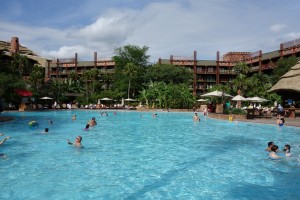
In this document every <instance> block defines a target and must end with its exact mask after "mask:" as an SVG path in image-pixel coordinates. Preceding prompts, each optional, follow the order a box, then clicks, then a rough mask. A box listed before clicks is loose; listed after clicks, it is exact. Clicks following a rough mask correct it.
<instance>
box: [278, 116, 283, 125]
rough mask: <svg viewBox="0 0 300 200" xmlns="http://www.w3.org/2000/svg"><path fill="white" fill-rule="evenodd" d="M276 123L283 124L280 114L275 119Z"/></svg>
mask: <svg viewBox="0 0 300 200" xmlns="http://www.w3.org/2000/svg"><path fill="white" fill-rule="evenodd" d="M276 124H277V125H278V126H283V124H284V118H283V117H282V116H281V115H277V121H276Z"/></svg>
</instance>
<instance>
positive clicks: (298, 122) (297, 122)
mask: <svg viewBox="0 0 300 200" xmlns="http://www.w3.org/2000/svg"><path fill="white" fill-rule="evenodd" d="M208 117H211V118H214V119H222V120H228V115H223V114H216V113H209V114H208ZM284 119H285V123H284V125H285V126H295V127H300V117H296V118H294V119H291V118H288V117H285V118H284ZM276 120H277V118H276V116H272V117H271V118H254V119H237V121H244V122H252V123H259V124H276ZM234 121H235V120H234Z"/></svg>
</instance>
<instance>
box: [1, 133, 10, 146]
mask: <svg viewBox="0 0 300 200" xmlns="http://www.w3.org/2000/svg"><path fill="white" fill-rule="evenodd" d="M1 135H3V134H2V133H1ZM9 138H10V137H9V136H6V137H5V138H4V139H3V140H1V142H0V145H2V144H3V143H4V142H5V141H6V140H8V139H9Z"/></svg>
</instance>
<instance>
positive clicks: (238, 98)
mask: <svg viewBox="0 0 300 200" xmlns="http://www.w3.org/2000/svg"><path fill="white" fill-rule="evenodd" d="M231 100H232V101H248V99H247V98H245V97H243V96H241V95H236V96H235V97H233V98H232V99H231Z"/></svg>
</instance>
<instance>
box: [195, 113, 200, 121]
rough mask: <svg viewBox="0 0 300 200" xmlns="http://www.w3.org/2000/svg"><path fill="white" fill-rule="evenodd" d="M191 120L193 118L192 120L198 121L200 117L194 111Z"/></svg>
mask: <svg viewBox="0 0 300 200" xmlns="http://www.w3.org/2000/svg"><path fill="white" fill-rule="evenodd" d="M193 120H194V121H197V122H199V121H200V117H199V116H198V113H195V114H194V117H193Z"/></svg>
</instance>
